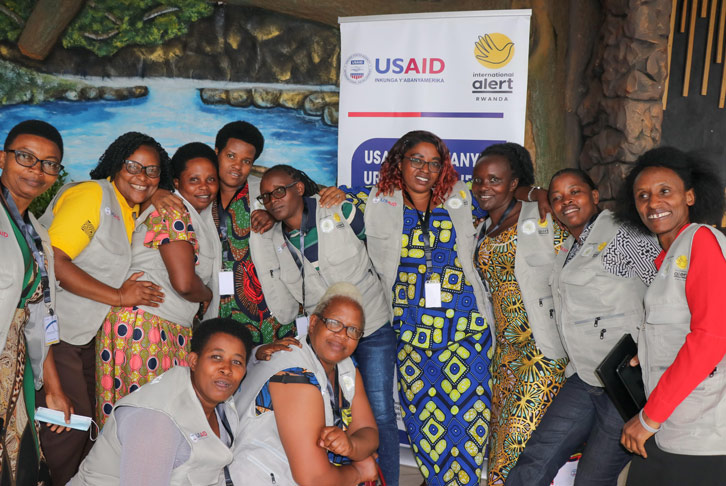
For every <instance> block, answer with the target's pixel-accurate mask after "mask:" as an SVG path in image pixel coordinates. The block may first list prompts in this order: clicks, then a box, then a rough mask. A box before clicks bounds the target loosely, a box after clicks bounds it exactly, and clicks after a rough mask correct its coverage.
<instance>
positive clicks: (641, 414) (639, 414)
mask: <svg viewBox="0 0 726 486" xmlns="http://www.w3.org/2000/svg"><path fill="white" fill-rule="evenodd" d="M638 420H640V425H642V426H643V428H644V429H645V430H647V431H648V432H650V433H651V434H655V433H656V432H658V431H659V430H660V427H658V428H657V429H654V428H653V427H651V426H650V425H648V424H647V423H646V422H645V419H644V418H643V409H640V412H639V413H638Z"/></svg>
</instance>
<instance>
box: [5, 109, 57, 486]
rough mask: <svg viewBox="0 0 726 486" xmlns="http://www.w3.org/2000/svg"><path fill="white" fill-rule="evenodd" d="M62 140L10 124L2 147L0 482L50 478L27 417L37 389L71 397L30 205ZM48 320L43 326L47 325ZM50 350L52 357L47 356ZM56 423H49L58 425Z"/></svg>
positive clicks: (46, 245)
mask: <svg viewBox="0 0 726 486" xmlns="http://www.w3.org/2000/svg"><path fill="white" fill-rule="evenodd" d="M62 159H63V140H62V138H61V135H60V133H58V130H56V129H55V128H54V127H53V126H52V125H50V124H48V123H46V122H43V121H40V120H27V121H24V122H21V123H19V124H18V125H16V126H14V127H13V128H12V129H11V130H10V132H9V133H8V136H7V138H6V139H5V144H4V147H3V151H2V152H0V169H2V175H0V191H1V193H0V203H1V205H2V207H1V208H0V254H1V255H3V264H2V265H0V411H1V412H0V484H3V485H5V484H17V485H18V486H30V485H33V486H35V485H36V484H38V483H40V482H42V481H43V480H46V481H47V479H48V477H47V474H48V472H47V470H41V464H42V462H43V454H42V453H41V451H40V448H39V446H38V436H37V432H36V428H35V423H34V421H33V417H34V413H35V389H36V388H41V387H44V391H45V393H46V397H47V404H48V407H50V408H54V409H58V410H62V411H63V412H65V415H66V420H68V419H69V414H70V403H69V401H68V398H67V397H66V396H65V394H64V393H63V390H62V388H61V386H60V383H59V381H58V375H57V371H56V369H55V362H54V361H53V359H52V355H53V351H52V348H51V347H50V344H51V343H53V342H56V340H57V335H58V323H57V319H56V318H55V315H54V314H55V312H54V302H55V288H54V285H53V282H55V274H54V271H53V253H52V250H51V246H50V239H49V238H48V233H47V231H46V230H45V228H44V227H43V226H41V225H40V223H38V221H37V220H36V219H35V218H34V217H33V215H32V214H31V213H30V212H29V211H28V207H29V206H30V204H31V203H32V202H33V200H34V199H35V198H36V197H38V196H40V195H41V194H43V193H44V192H45V191H47V190H48V189H49V188H50V187H51V186H52V185H53V183H55V181H56V180H57V179H58V174H59V173H60V171H61V170H62V169H63V165H61V160H62ZM46 328H47V329H46ZM48 356H50V358H51V359H47V357H48ZM62 429H63V428H62V427H57V426H55V427H54V430H62Z"/></svg>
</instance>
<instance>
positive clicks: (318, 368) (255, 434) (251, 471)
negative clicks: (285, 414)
mask: <svg viewBox="0 0 726 486" xmlns="http://www.w3.org/2000/svg"><path fill="white" fill-rule="evenodd" d="M291 349H292V350H291V351H290V352H284V353H275V354H274V355H272V358H270V360H269V361H260V362H258V363H256V364H255V365H254V366H253V367H252V368H250V369H249V371H248V372H247V377H246V378H245V380H244V382H243V383H242V386H241V387H240V389H239V390H238V391H237V393H236V394H235V397H234V401H235V404H236V405H237V411H238V412H239V419H240V422H239V428H238V429H237V432H236V434H235V437H240V438H241V439H240V440H239V441H235V444H234V448H233V449H234V461H233V462H232V464H231V465H230V466H229V472H230V476H231V477H232V482H233V483H234V484H235V486H247V485H249V486H262V485H265V484H274V485H277V486H294V485H296V484H297V483H296V482H295V480H294V479H293V476H292V471H291V470H290V463H289V461H288V460H287V456H286V455H285V449H284V447H283V445H282V442H281V441H280V434H279V432H278V430H277V423H276V422H275V412H274V411H273V412H267V413H263V414H262V415H257V412H256V407H255V399H256V398H257V395H258V394H259V393H260V390H262V387H263V386H264V385H265V383H267V382H268V381H269V380H270V378H271V377H272V376H274V375H276V374H277V373H278V372H280V371H282V370H285V369H288V368H304V369H307V370H310V371H312V372H313V373H314V374H315V378H316V379H317V380H318V383H319V384H320V393H321V395H322V398H323V406H324V407H325V425H326V426H328V427H329V426H332V425H335V424H334V418H333V407H332V406H331V404H330V400H331V397H330V392H329V391H328V383H329V382H328V377H327V375H326V373H325V370H324V369H323V365H321V364H320V361H319V360H318V357H317V356H316V355H315V351H313V349H312V347H310V345H309V344H308V343H307V341H303V342H302V348H297V347H295V346H293V347H292V348H291ZM355 376H356V370H355V366H354V365H353V360H351V359H350V358H346V359H344V360H343V361H341V362H340V363H338V381H339V383H340V389H341V391H342V393H343V396H344V397H345V399H346V400H347V401H348V402H349V403H353V397H354V396H355Z"/></svg>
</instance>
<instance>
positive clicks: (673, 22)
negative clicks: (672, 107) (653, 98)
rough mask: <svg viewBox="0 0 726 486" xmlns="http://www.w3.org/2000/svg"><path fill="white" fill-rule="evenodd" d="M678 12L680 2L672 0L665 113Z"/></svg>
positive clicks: (664, 90)
mask: <svg viewBox="0 0 726 486" xmlns="http://www.w3.org/2000/svg"><path fill="white" fill-rule="evenodd" d="M676 12H678V0H672V3H671V30H670V31H669V34H668V76H666V79H665V87H664V88H663V111H665V109H666V106H668V86H670V79H671V57H672V56H673V38H674V37H675V36H676Z"/></svg>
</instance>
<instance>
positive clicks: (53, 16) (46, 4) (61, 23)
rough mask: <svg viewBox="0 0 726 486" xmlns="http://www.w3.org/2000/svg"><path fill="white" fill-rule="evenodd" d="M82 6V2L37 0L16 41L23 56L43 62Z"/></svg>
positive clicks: (79, 0) (81, 0)
mask: <svg viewBox="0 0 726 486" xmlns="http://www.w3.org/2000/svg"><path fill="white" fill-rule="evenodd" d="M82 6H83V0H38V3H36V4H35V7H33V11H32V12H31V14H30V17H28V21H27V22H26V23H25V27H24V28H23V32H22V33H21V34H20V39H18V48H19V49H20V52H22V53H23V54H24V55H26V56H28V57H30V58H32V59H38V60H43V59H45V58H46V57H47V56H48V54H50V51H51V50H52V49H53V46H54V45H55V43H56V41H58V38H59V37H60V35H61V34H62V33H63V31H64V30H66V27H68V24H70V23H71V21H72V20H73V19H74V18H75V16H76V14H77V13H78V11H79V10H80V9H81V7H82Z"/></svg>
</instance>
